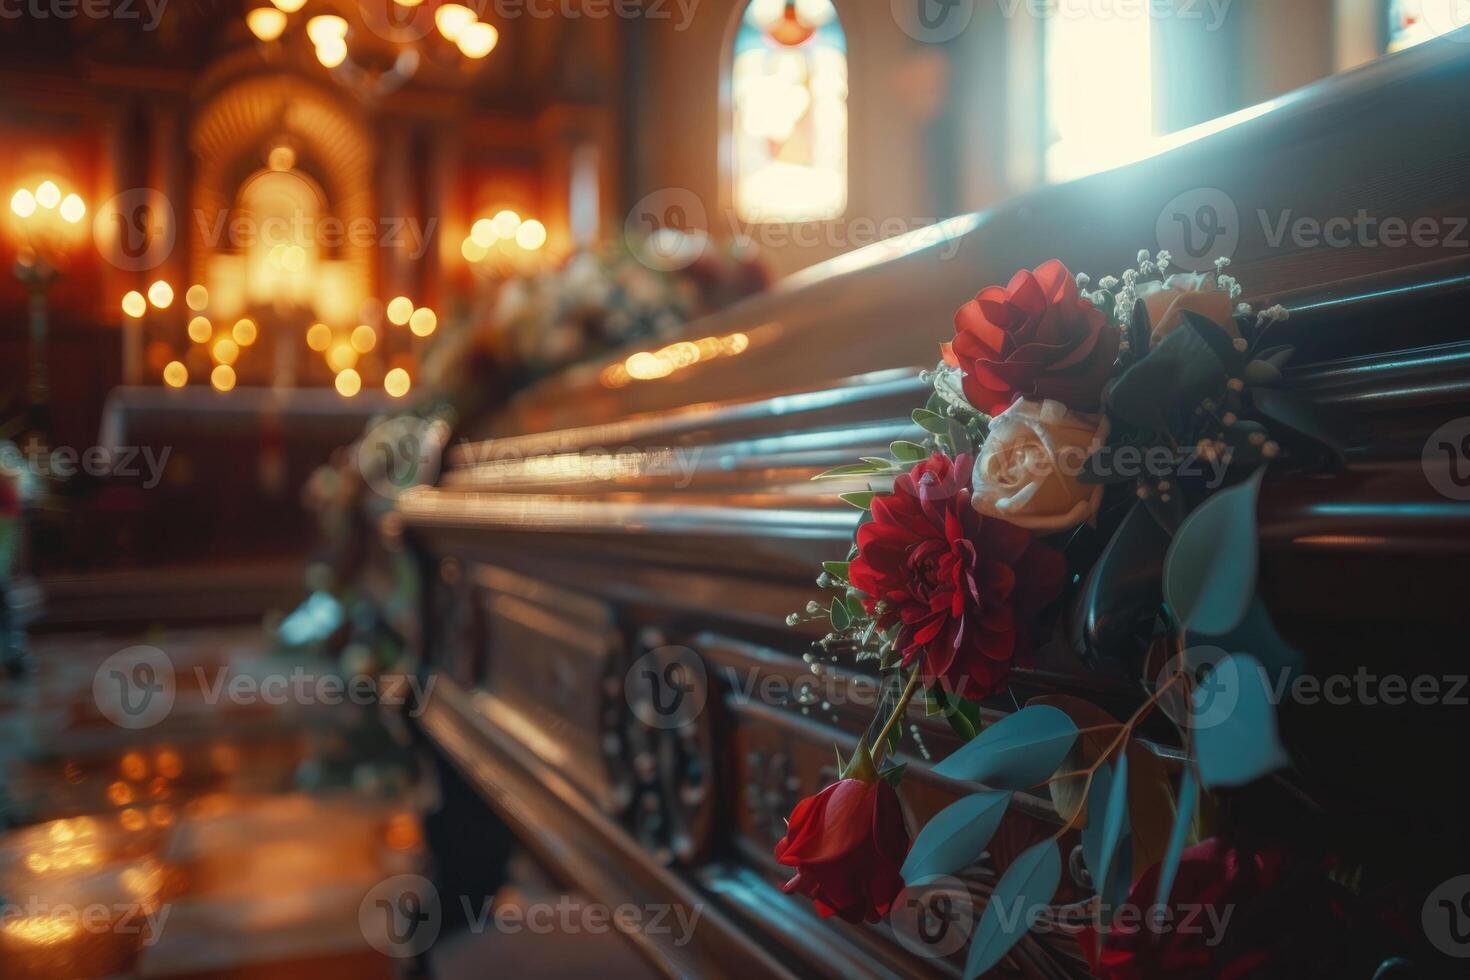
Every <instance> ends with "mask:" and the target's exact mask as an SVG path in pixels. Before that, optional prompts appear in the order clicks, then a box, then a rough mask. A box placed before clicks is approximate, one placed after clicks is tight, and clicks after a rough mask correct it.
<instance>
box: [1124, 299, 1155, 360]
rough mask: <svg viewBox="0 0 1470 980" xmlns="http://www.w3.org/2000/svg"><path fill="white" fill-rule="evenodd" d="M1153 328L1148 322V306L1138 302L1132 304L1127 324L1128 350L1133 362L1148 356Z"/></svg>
mask: <svg viewBox="0 0 1470 980" xmlns="http://www.w3.org/2000/svg"><path fill="white" fill-rule="evenodd" d="M1152 335H1153V326H1152V325H1151V324H1150V323H1149V322H1148V306H1147V305H1146V304H1145V303H1143V302H1142V301H1139V302H1137V303H1134V304H1133V317H1132V318H1131V319H1130V320H1129V322H1128V350H1129V352H1130V353H1131V354H1132V355H1133V359H1134V360H1135V361H1137V360H1139V359H1141V358H1143V357H1146V356H1148V347H1149V343H1150V339H1149V338H1150V337H1151V336H1152Z"/></svg>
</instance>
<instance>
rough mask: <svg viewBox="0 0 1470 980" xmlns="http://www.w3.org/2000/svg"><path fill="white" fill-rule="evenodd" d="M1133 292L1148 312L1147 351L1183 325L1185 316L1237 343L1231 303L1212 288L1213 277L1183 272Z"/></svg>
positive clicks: (1206, 274)
mask: <svg viewBox="0 0 1470 980" xmlns="http://www.w3.org/2000/svg"><path fill="white" fill-rule="evenodd" d="M1137 291H1138V298H1139V299H1140V300H1141V301H1142V302H1143V305H1144V306H1145V307H1146V308H1147V309H1148V322H1149V323H1151V324H1153V333H1152V335H1151V336H1150V337H1149V346H1150V347H1157V346H1158V345H1159V341H1161V340H1163V339H1164V338H1165V337H1167V336H1169V334H1171V333H1173V332H1174V331H1175V329H1177V328H1178V327H1179V325H1180V324H1181V323H1183V322H1184V314H1185V312H1189V313H1197V314H1199V315H1200V316H1202V317H1204V318H1205V319H1206V320H1209V321H1210V322H1211V323H1213V324H1215V325H1217V326H1218V327H1220V329H1222V330H1224V331H1225V332H1226V333H1227V334H1229V335H1230V339H1231V340H1239V339H1240V328H1238V327H1237V326H1236V325H1235V301H1234V300H1232V299H1231V298H1230V296H1229V294H1228V293H1223V292H1221V291H1220V290H1219V289H1218V288H1216V286H1215V277H1214V275H1213V274H1208V273H1188V272H1183V273H1180V274H1178V275H1174V276H1170V277H1169V278H1168V279H1165V280H1163V281H1162V282H1158V281H1155V282H1146V283H1139V284H1138V287H1137Z"/></svg>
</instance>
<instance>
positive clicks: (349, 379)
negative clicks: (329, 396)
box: [337, 368, 362, 398]
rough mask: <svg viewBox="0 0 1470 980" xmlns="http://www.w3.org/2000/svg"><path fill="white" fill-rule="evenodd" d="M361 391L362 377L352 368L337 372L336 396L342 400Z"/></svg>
mask: <svg viewBox="0 0 1470 980" xmlns="http://www.w3.org/2000/svg"><path fill="white" fill-rule="evenodd" d="M361 390H362V376H361V375H359V374H358V373H357V372H356V371H354V370H353V369H352V368H344V369H342V370H341V371H339V372H337V394H339V395H341V396H342V397H343V398H351V397H352V396H353V395H355V394H357V393H358V392H359V391H361Z"/></svg>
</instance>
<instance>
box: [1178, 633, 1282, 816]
mask: <svg viewBox="0 0 1470 980" xmlns="http://www.w3.org/2000/svg"><path fill="white" fill-rule="evenodd" d="M1190 720H1191V723H1192V725H1193V728H1194V757H1195V762H1196V764H1197V765H1198V766H1199V775H1200V782H1201V783H1202V784H1203V785H1204V786H1205V787H1207V788H1210V789H1213V788H1215V787H1217V786H1227V787H1228V786H1244V785H1246V784H1247V783H1252V782H1254V781H1256V780H1257V779H1260V778H1261V777H1262V776H1265V775H1268V774H1270V773H1272V772H1275V771H1276V770H1278V769H1283V768H1285V767H1286V766H1288V765H1290V763H1291V760H1290V758H1289V757H1288V756H1287V754H1286V749H1285V748H1283V747H1282V745H1281V739H1280V737H1279V735H1278V734H1277V727H1276V708H1275V705H1274V704H1272V701H1271V692H1270V682H1269V679H1268V678H1267V676H1266V670H1265V668H1264V667H1262V666H1261V662H1260V661H1259V660H1257V659H1256V658H1255V657H1252V656H1250V655H1249V654H1243V653H1236V654H1231V655H1229V656H1227V657H1225V658H1224V659H1223V660H1221V661H1219V662H1218V663H1216V664H1215V665H1214V667H1213V669H1211V670H1210V672H1209V674H1208V675H1207V676H1206V677H1205V678H1204V679H1203V680H1202V681H1201V682H1200V684H1199V686H1198V687H1196V688H1195V691H1194V703H1193V704H1192V705H1191V712H1190Z"/></svg>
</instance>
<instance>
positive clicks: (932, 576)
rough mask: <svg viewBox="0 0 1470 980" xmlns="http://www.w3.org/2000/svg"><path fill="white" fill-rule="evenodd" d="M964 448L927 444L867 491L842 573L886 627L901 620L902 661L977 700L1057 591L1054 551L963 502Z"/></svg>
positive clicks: (996, 683)
mask: <svg viewBox="0 0 1470 980" xmlns="http://www.w3.org/2000/svg"><path fill="white" fill-rule="evenodd" d="M971 469H972V461H971V458H970V457H969V456H968V455H962V456H960V457H958V458H957V459H954V460H951V459H950V458H949V457H948V456H945V455H944V454H943V453H935V454H934V455H933V456H931V457H929V459H927V460H924V461H923V462H921V463H918V464H917V465H916V466H914V468H913V469H912V470H910V471H909V472H908V473H906V474H904V475H903V476H901V477H899V478H898V479H897V480H895V481H894V485H893V493H892V494H887V495H882V496H878V497H874V498H873V519H872V520H871V521H869V522H868V523H866V524H864V525H863V526H862V527H860V528H858V533H857V546H858V556H857V558H855V559H853V561H852V564H851V566H850V567H849V569H848V575H849V581H851V582H852V584H853V585H854V586H855V587H856V588H858V589H861V590H862V591H863V592H864V593H866V594H867V596H868V598H867V599H866V600H864V604H865V605H866V607H867V609H868V612H869V613H870V614H872V615H875V616H876V617H877V618H878V624H879V625H880V626H881V627H882V628H883V629H888V628H889V627H891V626H893V625H894V624H901V629H900V631H899V636H898V647H899V650H900V651H901V652H902V654H903V662H904V664H905V665H906V666H911V665H913V664H915V663H916V662H917V664H918V669H919V679H920V681H921V682H922V683H923V684H925V685H926V686H933V685H935V684H939V685H942V687H943V689H944V690H946V691H948V692H949V693H951V694H956V695H959V696H962V697H966V698H970V699H973V700H979V699H981V698H984V697H986V696H988V695H990V694H991V693H993V692H994V691H996V690H998V689H999V688H1000V687H1001V686H1002V685H1003V684H1004V683H1005V680H1006V675H1007V674H1008V673H1009V672H1010V667H1011V663H1012V662H1013V661H1014V660H1016V659H1017V658H1020V659H1022V660H1023V661H1024V660H1025V659H1026V658H1028V657H1029V656H1030V654H1031V653H1032V650H1033V644H1034V641H1033V637H1032V635H1031V628H1030V627H1031V624H1032V623H1033V622H1034V619H1035V617H1036V614H1037V613H1038V612H1040V610H1041V609H1042V607H1044V606H1045V605H1046V604H1047V603H1049V602H1051V601H1052V600H1053V599H1055V598H1056V597H1057V596H1058V595H1060V594H1061V590H1062V581H1063V578H1064V576H1065V575H1066V564H1065V562H1064V561H1063V559H1062V556H1061V554H1060V553H1059V552H1057V551H1056V550H1054V549H1052V548H1049V547H1047V546H1046V545H1043V544H1041V543H1039V542H1037V541H1035V540H1033V538H1032V537H1031V533H1030V532H1029V531H1024V530H1022V529H1020V528H1018V527H1016V526H1014V525H1012V524H1007V523H1006V522H1004V521H1001V520H997V519H995V518H993V517H982V516H981V515H980V514H978V513H976V512H975V510H974V508H972V507H971V506H970V474H971Z"/></svg>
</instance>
